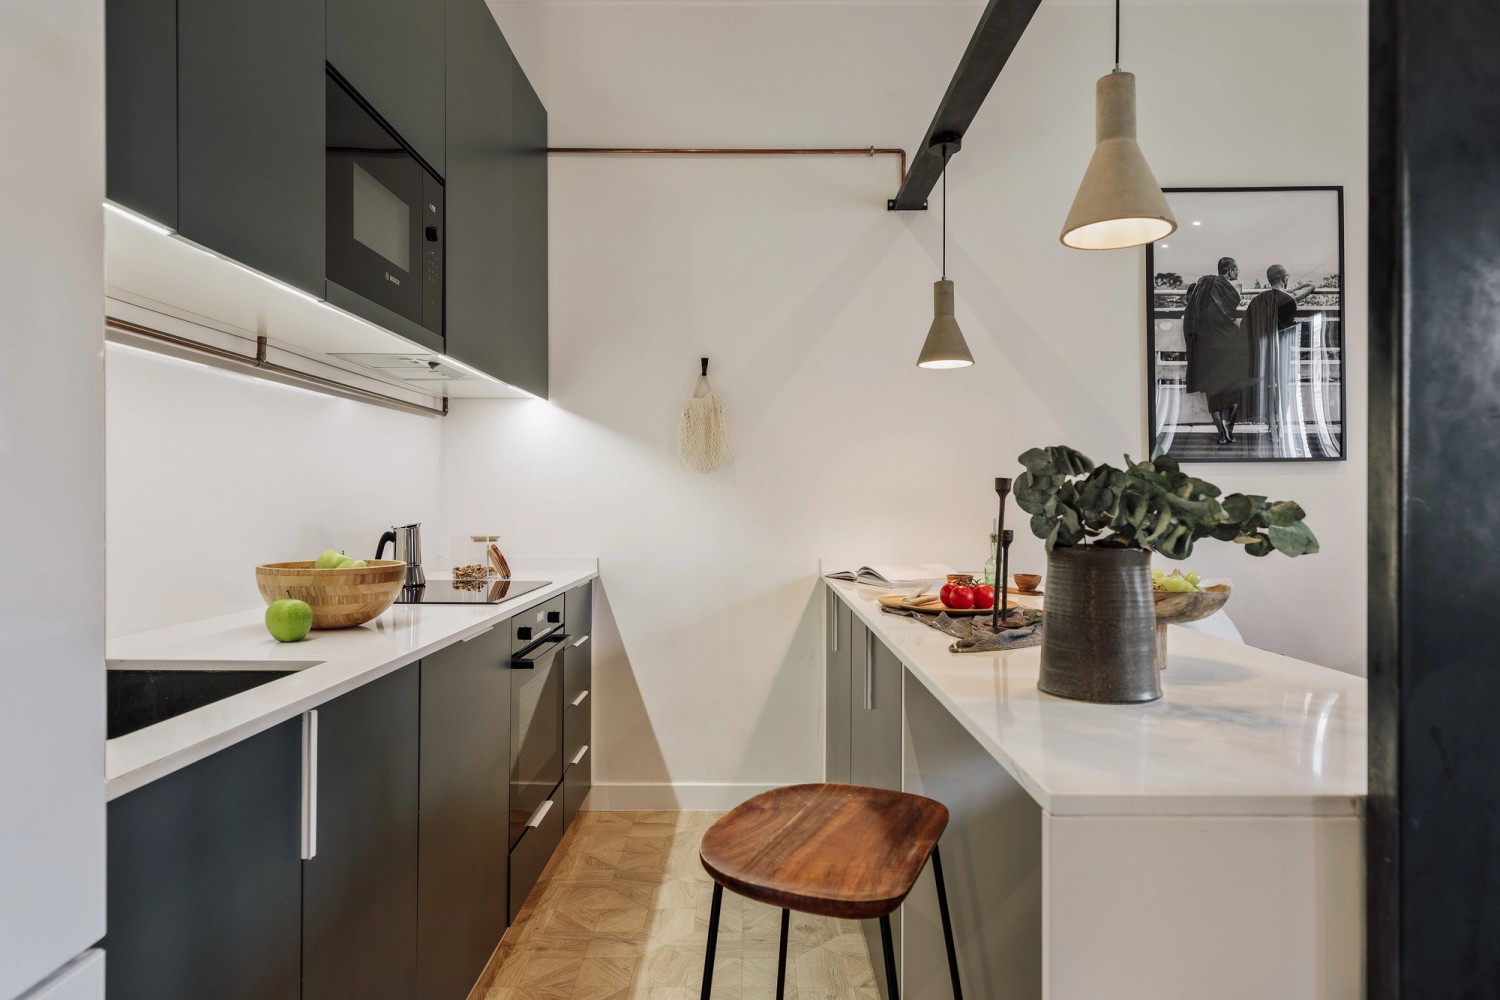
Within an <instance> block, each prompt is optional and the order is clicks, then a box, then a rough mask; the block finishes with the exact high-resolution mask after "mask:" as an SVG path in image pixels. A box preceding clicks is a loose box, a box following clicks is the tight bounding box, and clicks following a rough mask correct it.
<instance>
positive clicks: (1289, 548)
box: [1266, 521, 1318, 556]
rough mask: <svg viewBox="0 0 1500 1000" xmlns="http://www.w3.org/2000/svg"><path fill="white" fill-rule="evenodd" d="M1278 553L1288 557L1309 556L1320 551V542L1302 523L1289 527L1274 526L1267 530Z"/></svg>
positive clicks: (1298, 522)
mask: <svg viewBox="0 0 1500 1000" xmlns="http://www.w3.org/2000/svg"><path fill="white" fill-rule="evenodd" d="M1266 534H1267V535H1269V536H1270V542H1271V544H1272V545H1274V546H1275V547H1276V551H1278V552H1281V553H1283V554H1285V555H1288V556H1307V555H1312V554H1313V553H1314V552H1317V551H1318V540H1317V538H1315V537H1314V536H1313V533H1312V529H1311V528H1309V527H1308V526H1307V525H1306V524H1303V523H1302V522H1301V521H1297V522H1295V523H1293V524H1289V525H1281V524H1273V525H1271V526H1270V527H1269V528H1267V529H1266Z"/></svg>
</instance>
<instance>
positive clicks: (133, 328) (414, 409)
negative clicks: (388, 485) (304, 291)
mask: <svg viewBox="0 0 1500 1000" xmlns="http://www.w3.org/2000/svg"><path fill="white" fill-rule="evenodd" d="M104 326H105V328H106V329H108V330H113V331H115V332H117V333H121V334H125V335H126V336H125V338H122V341H121V342H124V343H128V342H129V339H130V338H138V339H141V340H148V341H154V342H156V343H159V344H164V345H167V346H169V347H175V348H177V349H178V350H180V351H184V352H187V353H190V354H195V355H201V356H202V357H203V358H204V359H205V360H206V361H207V362H208V363H209V364H217V366H218V367H222V368H229V369H232V370H246V369H248V370H249V372H250V373H252V374H253V373H255V372H261V373H264V374H265V375H266V376H271V377H272V381H279V382H284V383H294V384H297V385H301V386H303V387H305V388H309V389H314V390H316V391H319V392H324V393H327V394H328V395H331V396H340V397H342V398H344V399H352V400H355V401H357V402H361V403H373V404H375V405H376V406H384V407H388V408H390V409H393V410H404V411H405V412H407V413H420V414H422V415H424V416H431V417H445V416H447V415H448V397H446V396H444V397H443V405H442V407H441V408H439V407H436V406H423V405H422V404H421V403H413V402H410V401H408V400H405V399H398V398H397V397H395V396H387V395H385V394H384V393H379V392H374V391H372V390H370V389H361V388H359V387H358V386H352V385H345V384H344V383H342V382H336V381H334V380H333V379H331V378H324V377H323V376H322V375H314V374H313V373H311V372H304V371H299V370H298V369H296V368H288V367H286V366H285V365H279V364H277V363H276V362H274V361H270V360H268V359H267V357H266V338H265V337H257V338H256V339H255V354H254V355H253V356H252V355H249V354H239V353H237V352H235V351H229V350H225V349H224V348H222V347H215V346H214V345H212V344H205V343H202V342H201V341H197V340H193V339H191V338H189V337H181V336H178V335H177V334H175V333H167V332H166V331H165V330H158V329H156V328H155V327H150V326H142V325H141V324H139V323H132V322H130V321H129V320H123V319H117V318H116V317H114V316H106V317H105V318H104Z"/></svg>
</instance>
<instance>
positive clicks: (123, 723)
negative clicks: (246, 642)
mask: <svg viewBox="0 0 1500 1000" xmlns="http://www.w3.org/2000/svg"><path fill="white" fill-rule="evenodd" d="M318 662H319V661H302V660H296V661H286V662H284V663H278V664H276V665H275V667H274V668H271V667H270V665H269V664H265V663H263V662H257V663H253V664H248V663H240V662H230V661H226V662H224V663H221V664H214V663H205V662H201V661H183V662H182V663H181V664H180V665H179V664H177V663H173V662H171V661H145V660H137V661H132V660H119V661H110V662H109V669H108V670H106V671H105V675H106V677H107V683H106V691H107V692H108V714H107V716H106V721H105V737H106V738H107V739H114V738H115V737H116V736H124V735H125V734H127V733H133V732H135V731H136V730H137V729H144V728H146V727H147V726H150V725H155V724H156V723H158V722H163V721H165V720H167V719H171V718H174V717H176V716H179V715H182V714H183V713H184V712H191V711H192V710H193V709H195V708H202V707H203V706H204V705H209V704H212V703H213V702H216V701H220V700H222V699H224V698H228V697H230V696H231V695H236V694H239V693H241V692H242V691H249V690H250V689H251V688H255V687H259V686H260V685H262V684H268V683H270V682H271V681H274V680H276V679H277V678H280V677H285V676H287V675H288V674H294V673H296V672H297V671H299V670H303V669H305V668H307V667H311V666H316V665H317V663H318Z"/></svg>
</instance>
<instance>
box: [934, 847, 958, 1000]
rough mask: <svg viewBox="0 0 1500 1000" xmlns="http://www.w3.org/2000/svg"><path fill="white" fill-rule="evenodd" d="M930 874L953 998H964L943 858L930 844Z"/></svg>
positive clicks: (956, 999)
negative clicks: (933, 883)
mask: <svg viewBox="0 0 1500 1000" xmlns="http://www.w3.org/2000/svg"><path fill="white" fill-rule="evenodd" d="M932 875H933V878H935V879H936V880H937V891H938V912H940V913H941V914H942V915H943V943H944V944H946V945H947V946H948V974H949V975H950V976H952V977H953V1000H964V990H963V987H962V986H960V985H959V984H958V952H957V951H956V950H954V947H953V921H952V919H950V918H949V916H948V889H947V887H946V886H944V885H943V859H942V858H940V857H939V856H938V849H937V845H936V844H933V845H932Z"/></svg>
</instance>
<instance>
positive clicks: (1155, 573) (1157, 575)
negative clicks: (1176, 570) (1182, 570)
mask: <svg viewBox="0 0 1500 1000" xmlns="http://www.w3.org/2000/svg"><path fill="white" fill-rule="evenodd" d="M1166 575H1167V571H1166V570H1164V569H1153V570H1152V571H1151V579H1153V580H1160V579H1161V578H1162V577H1164V576H1166Z"/></svg>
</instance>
